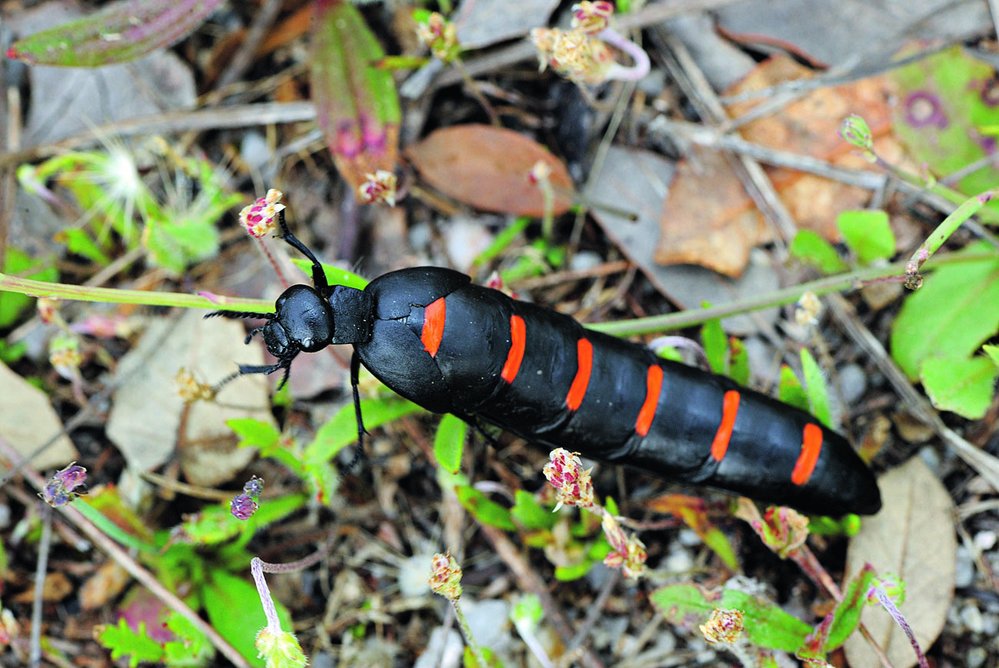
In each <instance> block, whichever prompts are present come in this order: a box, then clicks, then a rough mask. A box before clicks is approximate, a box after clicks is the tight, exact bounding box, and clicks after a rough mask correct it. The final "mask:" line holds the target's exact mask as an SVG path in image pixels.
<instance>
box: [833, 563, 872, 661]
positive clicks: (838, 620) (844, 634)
mask: <svg viewBox="0 0 999 668" xmlns="http://www.w3.org/2000/svg"><path fill="white" fill-rule="evenodd" d="M875 575H876V573H875V572H874V569H873V567H872V566H871V565H870V564H865V565H864V568H863V570H862V571H860V573H857V574H856V575H854V576H853V577H851V578H850V581H849V582H848V583H847V585H846V589H845V590H844V591H843V600H842V601H840V602H839V604H838V605H837V606H836V609H835V610H834V611H833V613H832V614H833V622H832V626H831V627H830V629H829V637H828V639H827V641H826V647H825V650H826V651H827V652H831V651H832V650H834V649H836V648H837V647H839V646H840V645H842V644H843V643H845V642H846V639H847V638H848V637H849V636H850V634H851V633H853V632H854V630H855V629H856V628H857V625H858V624H860V613H861V612H862V611H863V609H864V607H865V606H866V605H867V589H868V588H869V587H870V586H871V581H872V580H873V579H874V577H875Z"/></svg>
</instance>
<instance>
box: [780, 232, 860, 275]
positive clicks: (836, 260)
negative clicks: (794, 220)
mask: <svg viewBox="0 0 999 668" xmlns="http://www.w3.org/2000/svg"><path fill="white" fill-rule="evenodd" d="M788 251H789V252H790V253H791V257H794V258H797V259H798V260H800V261H802V262H804V263H806V264H810V265H812V266H814V267H816V268H817V269H818V270H819V271H821V272H822V273H823V274H836V273H840V272H843V271H846V270H847V269H848V267H847V266H846V262H843V260H842V259H841V258H840V256H839V253H837V252H836V249H835V248H833V245H832V244H831V243H829V242H828V241H826V240H825V239H823V238H822V237H821V236H819V234H818V233H817V232H813V231H812V230H801V231H800V232H798V234H796V235H795V236H794V240H793V241H792V242H791V246H790V248H788Z"/></svg>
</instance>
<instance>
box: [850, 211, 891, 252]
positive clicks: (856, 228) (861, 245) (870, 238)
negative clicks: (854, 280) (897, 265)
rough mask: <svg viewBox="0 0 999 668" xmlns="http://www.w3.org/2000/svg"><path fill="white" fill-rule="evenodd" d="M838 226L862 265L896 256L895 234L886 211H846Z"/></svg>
mask: <svg viewBox="0 0 999 668" xmlns="http://www.w3.org/2000/svg"><path fill="white" fill-rule="evenodd" d="M836 226H837V227H838V228H839V231H840V234H842V235H843V241H844V242H845V243H846V245H847V246H849V247H850V250H852V251H853V252H854V254H855V255H856V256H857V259H858V260H859V261H860V263H861V264H870V263H872V262H874V261H875V260H888V259H890V258H891V257H892V256H893V255H895V233H894V232H892V229H891V225H890V224H889V223H888V214H887V213H886V212H884V211H880V210H871V209H865V210H862V211H844V212H843V213H841V214H839V216H838V217H837V218H836Z"/></svg>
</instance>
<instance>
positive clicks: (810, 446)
mask: <svg viewBox="0 0 999 668" xmlns="http://www.w3.org/2000/svg"><path fill="white" fill-rule="evenodd" d="M821 452H822V427H820V426H819V425H817V424H812V423H808V424H806V425H805V431H804V433H802V436H801V454H799V455H798V461H796V462H795V463H794V470H793V471H791V482H793V483H794V484H795V485H798V486H801V485H804V484H805V483H807V482H808V479H809V478H811V477H812V472H813V471H815V465H816V464H817V463H818V462H819V453H821Z"/></svg>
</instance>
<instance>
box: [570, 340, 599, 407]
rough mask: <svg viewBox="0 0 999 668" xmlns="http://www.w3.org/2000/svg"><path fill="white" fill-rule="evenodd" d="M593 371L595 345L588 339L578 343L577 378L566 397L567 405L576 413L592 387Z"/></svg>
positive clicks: (574, 379)
mask: <svg viewBox="0 0 999 668" xmlns="http://www.w3.org/2000/svg"><path fill="white" fill-rule="evenodd" d="M591 371H593V344H592V343H590V342H589V341H587V340H586V339H580V340H579V341H577V342H576V377H575V378H573V379H572V385H571V386H570V387H569V394H567V395H565V405H566V408H568V409H569V410H570V411H574V410H576V409H577V408H579V407H580V405H582V403H583V397H585V396H586V388H587V387H589V385H590V372H591Z"/></svg>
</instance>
